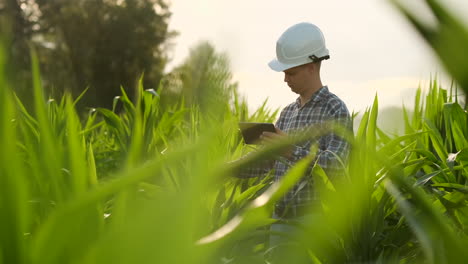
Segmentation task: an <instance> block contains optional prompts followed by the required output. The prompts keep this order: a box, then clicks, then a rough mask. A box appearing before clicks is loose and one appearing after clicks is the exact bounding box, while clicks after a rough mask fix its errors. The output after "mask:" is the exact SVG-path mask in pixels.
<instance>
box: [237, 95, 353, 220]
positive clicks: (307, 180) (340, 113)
mask: <svg viewBox="0 0 468 264" xmlns="http://www.w3.org/2000/svg"><path fill="white" fill-rule="evenodd" d="M327 121H335V122H337V123H338V124H340V125H343V126H344V127H346V128H348V129H350V131H352V123H351V118H350V116H349V112H348V109H347V108H346V105H345V104H344V102H343V101H341V99H340V98H338V97H337V96H336V95H334V94H332V93H330V92H329V91H328V87H327V86H324V87H322V88H321V89H320V90H318V91H317V92H316V93H315V94H314V95H313V96H312V98H311V99H310V100H309V101H308V102H306V103H305V104H304V105H303V106H302V107H301V102H300V98H298V99H297V100H296V101H295V102H294V103H292V104H290V105H288V106H287V107H286V108H284V109H283V111H282V112H281V115H280V117H279V119H278V121H277V123H276V126H277V127H278V128H279V129H281V130H282V131H284V132H285V133H287V134H294V132H299V131H301V129H305V128H308V127H310V126H314V125H319V126H320V125H321V124H324V123H326V122H327ZM312 143H317V144H318V153H317V156H316V161H315V162H317V164H318V165H320V166H321V167H322V168H323V169H324V170H325V171H326V172H327V174H328V176H331V175H338V174H339V172H340V171H342V170H343V168H342V166H341V163H340V162H339V160H338V158H337V156H338V157H339V158H340V159H342V160H343V161H346V160H347V158H348V155H349V149H350V145H349V143H348V142H347V141H345V140H344V139H343V138H341V137H338V136H337V135H335V134H333V133H330V134H327V135H325V136H322V137H320V138H318V140H317V141H316V142H311V141H307V142H304V143H302V144H300V145H295V146H294V147H293V153H292V158H291V159H289V160H287V159H285V158H280V159H277V160H274V161H272V162H268V161H264V162H262V164H259V165H258V166H255V167H252V168H247V169H245V170H244V171H243V172H242V173H241V175H239V177H242V178H244V177H246V178H250V177H256V176H260V175H263V174H265V173H267V172H268V171H270V170H271V169H274V176H275V180H279V179H281V177H283V175H284V174H285V173H286V171H287V170H288V169H289V168H290V167H291V166H292V165H294V163H295V162H297V161H298V160H300V159H302V158H304V157H305V156H307V155H308V154H309V152H310V147H311V145H312ZM315 162H314V163H313V164H315ZM313 164H312V165H313ZM312 165H311V167H312ZM310 169H311V168H310ZM317 198H318V197H317V192H316V191H315V190H314V188H313V181H312V177H310V170H309V172H308V173H307V175H306V176H305V177H304V178H303V179H302V180H301V181H299V182H298V183H297V184H296V185H295V186H294V187H293V188H292V189H291V190H290V191H289V192H288V193H287V194H286V195H285V196H284V197H283V198H282V199H281V200H280V201H279V202H278V203H277V204H276V208H275V211H276V212H277V214H278V212H286V211H287V213H288V215H289V216H298V215H300V214H301V211H303V209H305V208H307V207H308V206H310V205H311V203H313V202H314V201H315V200H317Z"/></svg>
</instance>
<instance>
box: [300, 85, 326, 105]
mask: <svg viewBox="0 0 468 264" xmlns="http://www.w3.org/2000/svg"><path fill="white" fill-rule="evenodd" d="M322 87H323V85H322V82H321V81H318V82H316V83H313V84H312V85H311V86H310V89H307V91H306V92H305V93H304V94H301V95H300V98H301V107H302V106H304V105H305V104H306V103H307V102H308V101H309V100H310V98H312V96H313V95H314V94H315V93H316V92H317V91H318V90H320V88H322Z"/></svg>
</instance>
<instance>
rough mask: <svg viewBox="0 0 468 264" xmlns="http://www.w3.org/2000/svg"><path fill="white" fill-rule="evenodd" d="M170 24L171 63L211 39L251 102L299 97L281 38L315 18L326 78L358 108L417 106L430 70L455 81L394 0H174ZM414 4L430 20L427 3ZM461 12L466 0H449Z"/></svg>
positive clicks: (273, 103)
mask: <svg viewBox="0 0 468 264" xmlns="http://www.w3.org/2000/svg"><path fill="white" fill-rule="evenodd" d="M170 2H171V11H172V13H173V14H172V18H171V22H170V24H169V26H170V29H172V30H176V31H178V32H179V36H178V37H176V39H175V40H174V42H175V47H174V48H173V51H172V54H173V55H172V61H171V63H170V64H169V67H168V68H169V69H170V68H171V67H174V66H175V65H178V64H180V63H181V62H182V61H183V60H184V59H185V58H186V57H187V56H188V53H189V50H190V48H191V47H193V46H194V45H195V44H196V43H198V42H199V41H202V40H208V41H210V42H211V43H212V44H213V45H214V46H215V48H216V49H217V51H219V52H225V53H226V54H227V55H228V56H229V58H230V61H231V69H232V73H233V79H234V81H236V82H238V84H239V91H240V93H241V94H242V95H243V96H244V97H246V98H247V101H248V103H249V106H250V107H251V108H252V109H255V108H256V107H258V106H259V105H260V104H261V103H262V102H263V101H264V100H265V99H267V98H268V106H269V107H271V108H282V107H284V106H286V105H288V104H289V103H291V102H293V101H294V100H295V99H296V98H297V94H294V93H292V92H291V91H290V89H289V87H288V86H287V85H286V84H285V83H284V82H283V77H284V75H283V73H278V72H274V71H272V70H271V69H270V68H269V67H268V65H267V64H268V62H269V61H271V60H272V59H273V58H274V57H275V47H276V40H277V39H278V38H279V36H280V35H281V34H282V33H283V32H284V31H285V30H286V29H287V28H288V27H290V26H292V25H294V24H296V23H299V22H310V23H313V24H316V25H317V26H318V27H320V28H321V30H322V32H323V34H324V36H325V40H326V45H327V47H328V49H329V50H330V56H331V59H330V60H327V61H324V62H323V63H322V69H321V75H322V82H323V83H324V85H327V86H328V87H329V89H330V91H332V92H333V93H335V94H336V95H338V96H339V97H340V98H341V99H342V100H343V101H344V102H345V103H346V104H347V106H348V108H349V110H350V111H351V112H352V111H354V112H357V111H362V110H364V109H365V108H366V107H369V106H371V105H372V102H373V100H374V97H375V95H376V94H377V96H378V98H379V105H380V107H387V106H402V104H404V105H405V106H411V105H412V101H413V98H414V94H415V92H416V89H417V87H418V86H421V87H422V88H425V87H427V86H428V83H429V79H430V78H431V76H435V75H437V76H439V78H440V79H442V83H443V85H444V84H445V85H446V86H448V84H449V83H450V80H449V78H448V77H446V75H445V73H444V70H443V68H442V67H441V66H440V65H439V63H438V61H437V59H436V58H435V56H434V54H433V53H432V50H431V49H430V48H429V47H428V46H427V45H426V44H425V42H424V41H423V39H422V38H421V37H419V35H418V34H417V33H416V32H415V31H414V29H413V28H412V27H411V26H410V25H409V24H408V23H407V21H406V20H405V19H404V18H403V17H402V16H401V14H400V13H399V12H398V11H397V10H396V9H395V8H394V7H393V6H392V5H391V4H390V3H389V1H388V0H355V1H343V0H327V1H315V0H288V1H285V0H237V1H232V0H197V1H194V0H171V1H170ZM406 2H410V3H411V7H412V8H414V10H418V14H419V15H420V16H421V17H422V18H423V19H425V21H427V22H428V23H431V22H432V21H433V20H432V17H431V16H430V14H429V12H425V11H427V10H426V9H425V8H424V5H423V4H421V3H422V1H421V0H413V1H408V0H406ZM443 2H444V3H445V4H447V5H448V7H449V8H451V10H453V12H455V13H457V14H459V16H460V17H462V18H463V17H466V16H463V14H464V13H465V14H466V12H468V1H467V0H445V1H443Z"/></svg>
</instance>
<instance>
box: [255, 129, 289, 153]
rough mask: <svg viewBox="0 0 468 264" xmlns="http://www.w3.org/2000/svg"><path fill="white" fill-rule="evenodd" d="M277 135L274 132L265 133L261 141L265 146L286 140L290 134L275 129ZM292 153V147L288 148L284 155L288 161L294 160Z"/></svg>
mask: <svg viewBox="0 0 468 264" xmlns="http://www.w3.org/2000/svg"><path fill="white" fill-rule="evenodd" d="M275 130H276V133H272V132H263V133H262V135H261V136H260V139H261V140H262V143H263V144H264V145H267V144H272V143H274V142H276V141H278V140H281V139H284V138H286V137H287V136H288V134H286V133H284V132H283V131H282V130H281V129H279V128H277V127H275ZM292 152H293V148H292V147H290V148H288V149H287V150H286V151H285V152H284V153H283V156H284V157H285V158H287V159H290V158H292Z"/></svg>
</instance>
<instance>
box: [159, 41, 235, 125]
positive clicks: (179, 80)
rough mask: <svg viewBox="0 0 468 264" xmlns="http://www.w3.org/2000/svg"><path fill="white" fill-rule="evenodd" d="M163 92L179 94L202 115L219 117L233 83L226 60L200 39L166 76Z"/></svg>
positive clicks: (233, 85)
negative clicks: (182, 60) (197, 108)
mask: <svg viewBox="0 0 468 264" xmlns="http://www.w3.org/2000/svg"><path fill="white" fill-rule="evenodd" d="M163 88H165V89H166V90H165V91H163V92H165V93H166V94H168V93H172V94H178V95H180V96H183V97H184V99H185V102H186V104H187V105H188V106H191V105H198V106H200V109H201V110H202V112H204V114H213V115H217V116H221V117H222V113H223V111H224V110H223V109H226V107H229V105H230V103H232V102H231V100H232V98H231V97H232V95H233V94H234V93H235V92H236V91H237V84H236V83H234V82H233V81H232V74H231V69H230V65H229V59H228V57H227V55H226V54H224V53H219V52H217V51H216V50H215V48H214V47H213V46H212V45H211V44H210V43H209V42H200V43H199V44H197V45H196V46H195V47H194V48H192V49H191V50H190V53H189V56H188V57H187V59H186V60H185V61H184V62H183V63H182V64H181V65H180V66H178V67H176V68H175V69H174V70H173V71H172V72H171V73H169V74H168V76H167V84H166V85H164V87H163Z"/></svg>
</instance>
